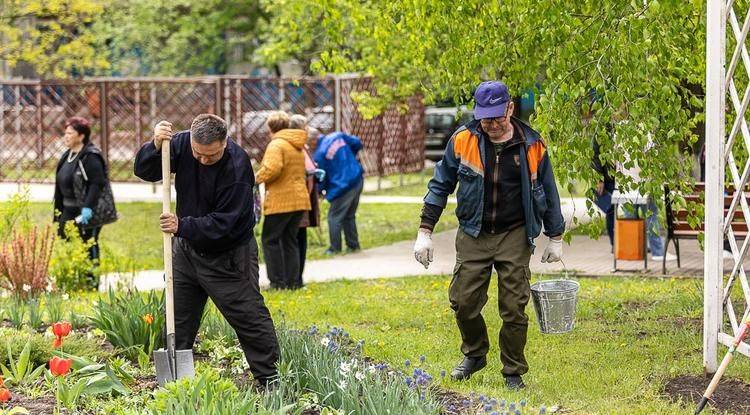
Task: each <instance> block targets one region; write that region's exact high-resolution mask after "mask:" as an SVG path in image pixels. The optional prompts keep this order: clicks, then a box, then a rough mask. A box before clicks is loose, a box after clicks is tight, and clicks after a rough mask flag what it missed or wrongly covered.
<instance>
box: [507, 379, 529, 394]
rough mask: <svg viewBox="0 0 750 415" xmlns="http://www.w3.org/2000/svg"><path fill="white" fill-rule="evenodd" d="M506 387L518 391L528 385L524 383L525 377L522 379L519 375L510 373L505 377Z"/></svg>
mask: <svg viewBox="0 0 750 415" xmlns="http://www.w3.org/2000/svg"><path fill="white" fill-rule="evenodd" d="M505 387H506V388H508V389H510V390H512V391H518V390H521V389H523V388H525V387H526V385H525V384H524V383H523V379H521V377H520V376H518V375H510V376H506V377H505Z"/></svg>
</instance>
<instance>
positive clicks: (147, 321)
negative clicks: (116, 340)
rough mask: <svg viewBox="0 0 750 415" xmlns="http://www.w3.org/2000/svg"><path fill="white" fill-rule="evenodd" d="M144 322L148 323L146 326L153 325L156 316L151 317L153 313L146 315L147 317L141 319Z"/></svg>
mask: <svg viewBox="0 0 750 415" xmlns="http://www.w3.org/2000/svg"><path fill="white" fill-rule="evenodd" d="M141 318H142V319H143V321H145V322H146V324H148V325H151V324H152V323H153V322H154V316H152V315H151V313H148V314H146V315H145V316H143V317H141Z"/></svg>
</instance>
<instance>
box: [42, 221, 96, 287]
mask: <svg viewBox="0 0 750 415" xmlns="http://www.w3.org/2000/svg"><path fill="white" fill-rule="evenodd" d="M65 235H67V237H68V239H67V240H64V239H63V240H60V241H58V243H57V244H55V249H54V251H53V252H52V259H51V260H50V266H49V274H50V276H51V277H52V279H53V280H54V281H55V286H56V287H57V289H59V290H61V291H64V292H74V291H81V290H89V289H91V288H92V287H91V282H90V280H89V277H88V275H89V274H90V273H91V272H93V271H95V267H94V263H93V262H92V261H91V259H89V248H91V246H92V245H93V244H94V240H93V239H91V240H89V241H88V242H84V241H83V239H82V238H81V236H80V234H79V233H78V228H77V227H76V225H75V223H73V222H72V221H71V222H68V223H66V224H65Z"/></svg>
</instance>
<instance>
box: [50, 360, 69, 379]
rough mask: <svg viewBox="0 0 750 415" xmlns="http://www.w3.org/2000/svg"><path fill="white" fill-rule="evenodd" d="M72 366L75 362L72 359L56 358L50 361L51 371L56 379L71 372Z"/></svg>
mask: <svg viewBox="0 0 750 415" xmlns="http://www.w3.org/2000/svg"><path fill="white" fill-rule="evenodd" d="M72 365H73V361H72V360H71V359H61V358H59V357H57V356H54V357H53V358H52V359H50V360H49V371H50V372H51V373H52V375H53V376H56V377H58V376H65V375H67V374H68V372H69V371H70V367H71V366H72Z"/></svg>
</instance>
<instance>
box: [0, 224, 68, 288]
mask: <svg viewBox="0 0 750 415" xmlns="http://www.w3.org/2000/svg"><path fill="white" fill-rule="evenodd" d="M54 241H55V234H54V233H53V232H52V226H50V225H47V226H45V227H44V228H43V229H42V230H39V229H38V228H37V227H36V226H34V227H33V228H31V229H29V230H28V231H21V232H17V231H15V230H14V231H13V233H12V237H11V239H10V241H9V242H8V243H6V244H4V245H3V246H2V247H0V288H3V289H5V290H8V291H9V292H10V293H11V294H12V295H14V296H16V297H19V298H23V299H26V298H29V297H36V296H38V295H39V294H41V293H43V292H45V291H46V290H47V287H48V286H49V276H48V275H49V274H48V273H47V270H48V267H49V261H50V256H51V254H52V247H53V245H54Z"/></svg>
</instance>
